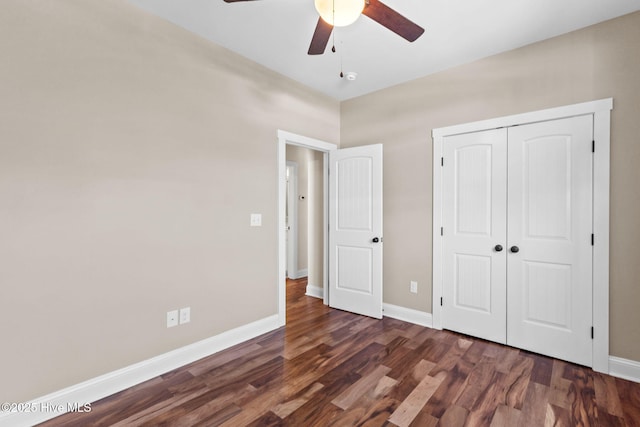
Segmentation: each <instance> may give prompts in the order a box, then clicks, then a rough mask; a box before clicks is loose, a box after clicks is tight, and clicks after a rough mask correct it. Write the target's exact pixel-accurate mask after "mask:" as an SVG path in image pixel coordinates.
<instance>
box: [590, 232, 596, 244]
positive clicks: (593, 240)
mask: <svg viewBox="0 0 640 427" xmlns="http://www.w3.org/2000/svg"><path fill="white" fill-rule="evenodd" d="M595 239H596V238H595V236H594V235H593V233H592V234H591V246H593V245H594V243H595Z"/></svg>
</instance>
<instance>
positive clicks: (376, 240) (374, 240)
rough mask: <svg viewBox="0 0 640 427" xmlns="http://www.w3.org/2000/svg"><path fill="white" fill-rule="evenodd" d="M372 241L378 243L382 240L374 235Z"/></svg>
mask: <svg viewBox="0 0 640 427" xmlns="http://www.w3.org/2000/svg"><path fill="white" fill-rule="evenodd" d="M371 241H372V242H373V243H378V242H379V241H380V239H379V238H377V237H374V238H373V240H371Z"/></svg>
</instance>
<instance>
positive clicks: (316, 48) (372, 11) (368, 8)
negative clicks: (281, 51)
mask: <svg viewBox="0 0 640 427" xmlns="http://www.w3.org/2000/svg"><path fill="white" fill-rule="evenodd" d="M224 1H225V2H226V3H235V2H240V1H256V0H224ZM336 3H337V2H336ZM359 14H360V13H358V15H359ZM362 14H363V15H365V16H367V17H369V18H371V19H373V20H374V21H376V22H377V23H378V24H380V25H382V26H383V27H386V28H388V29H389V30H391V31H393V32H394V33H396V34H397V35H399V36H400V37H402V38H404V39H405V40H407V41H409V42H413V41H415V40H416V39H417V38H418V37H420V36H421V35H422V33H424V28H422V27H420V26H419V25H417V24H416V23H414V22H412V21H410V20H409V19H407V18H405V17H404V16H402V15H401V14H399V13H398V12H396V11H395V10H393V9H391V8H390V7H389V6H387V5H385V4H384V3H382V2H381V1H379V0H364V9H363V10H362ZM336 26H337V24H336ZM332 31H333V25H331V24H330V23H328V22H327V21H325V20H324V19H323V18H322V17H319V18H318V23H317V24H316V29H315V31H314V33H313V37H312V38H311V44H310V45H309V51H308V52H307V53H308V54H309V55H322V54H323V53H324V51H325V49H326V47H327V43H328V42H329V38H330V37H331V32H332Z"/></svg>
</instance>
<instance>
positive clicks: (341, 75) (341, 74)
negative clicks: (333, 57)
mask: <svg viewBox="0 0 640 427" xmlns="http://www.w3.org/2000/svg"><path fill="white" fill-rule="evenodd" d="M343 50H344V49H343V48H342V42H340V78H343V77H344V74H343V73H342V51H343Z"/></svg>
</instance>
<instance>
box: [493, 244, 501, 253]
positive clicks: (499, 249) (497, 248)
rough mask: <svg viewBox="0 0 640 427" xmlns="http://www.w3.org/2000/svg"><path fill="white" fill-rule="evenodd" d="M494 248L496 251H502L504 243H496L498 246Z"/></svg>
mask: <svg viewBox="0 0 640 427" xmlns="http://www.w3.org/2000/svg"><path fill="white" fill-rule="evenodd" d="M493 249H495V250H496V252H502V245H496V247H495V248H493Z"/></svg>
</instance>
